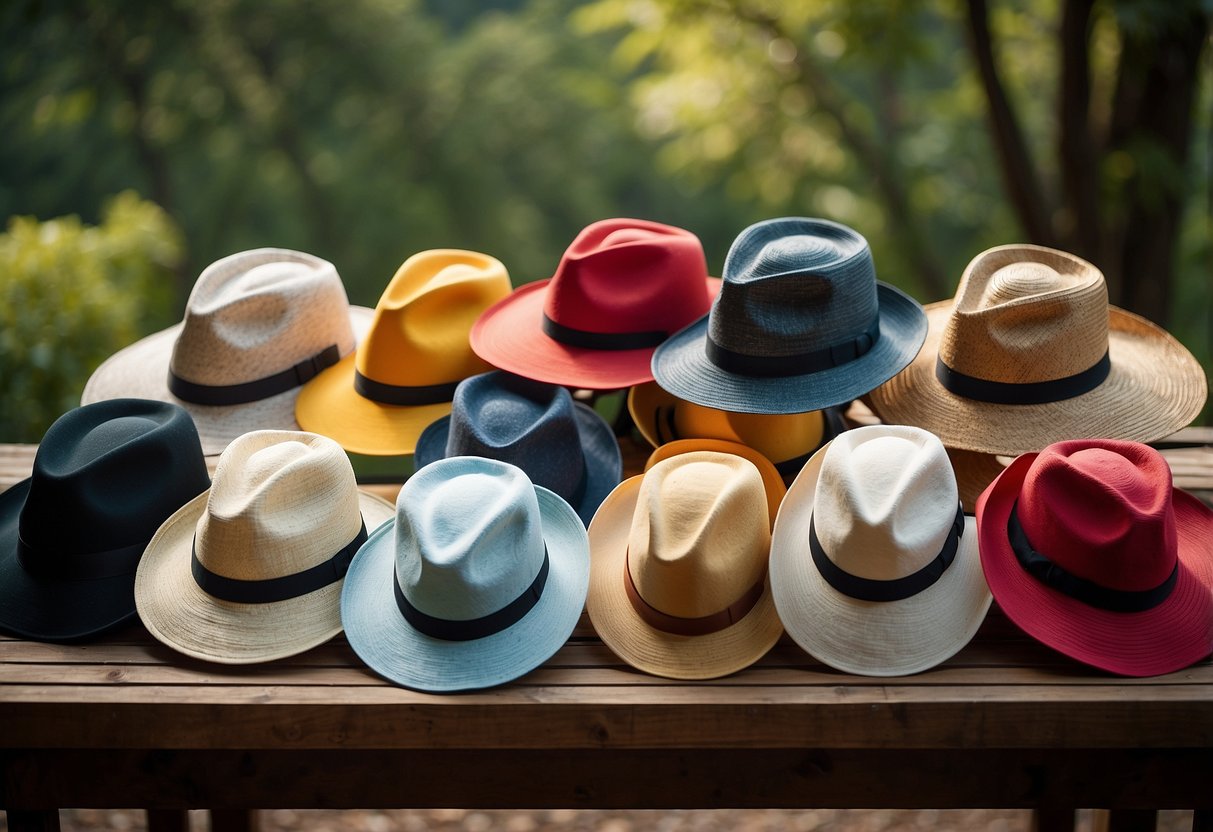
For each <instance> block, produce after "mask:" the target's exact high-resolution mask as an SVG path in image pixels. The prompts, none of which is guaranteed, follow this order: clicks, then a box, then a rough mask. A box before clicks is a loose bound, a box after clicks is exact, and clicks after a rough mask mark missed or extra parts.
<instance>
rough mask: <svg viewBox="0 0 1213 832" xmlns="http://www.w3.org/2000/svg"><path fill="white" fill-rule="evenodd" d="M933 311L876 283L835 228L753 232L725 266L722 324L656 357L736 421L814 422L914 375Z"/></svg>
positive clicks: (685, 389) (798, 223) (664, 380)
mask: <svg viewBox="0 0 1213 832" xmlns="http://www.w3.org/2000/svg"><path fill="white" fill-rule="evenodd" d="M926 328H927V327H926V318H925V316H924V315H923V312H922V307H921V306H919V305H918V303H917V302H916V301H914V300H913V299H911V298H910V297H909V296H908V295H906V294H903V293H902V292H901V291H899V290H897V289H895V288H893V287H892V286H888V285H886V284H884V283H880V282H878V281H877V280H876V269H875V267H874V266H873V264H872V253H871V251H870V250H869V249H868V242H867V240H865V239H864V238H863V237H862V236H861V235H860V234H859V233H858V232H857V231H855V230H853V229H851V228H848V227H846V226H845V225H839V224H838V223H834V222H829V221H828V220H817V219H804V218H801V217H787V218H784V219H776V220H766V221H765V222H760V223H757V224H755V225H751V226H750V227H749V228H747V229H746V230H745V231H742V232H741V234H739V235H738V237H737V239H736V240H734V241H733V245H732V247H731V248H730V249H729V254H728V257H727V259H726V260H725V263H724V282H723V283H722V284H721V288H720V294H719V296H718V297H717V298H716V301H715V302H714V303H713V304H712V311H711V313H710V314H709V315H708V316H707V317H705V318H702V319H701V320H699V321H696V322H695V323H694V324H692V325H691V326H688V327H687V328H686V329H684V330H682V331H681V332H679V333H677V334H675V335H673V336H672V337H671V338H670V339H669V340H668V341H666V342H665V343H664V344H662V345H661V346H660V347H658V348H657V351H656V352H655V353H654V354H653V376H654V378H655V379H656V380H657V383H658V384H660V385H661V386H662V387H663V388H665V389H666V390H668V391H669V392H671V393H673V394H674V395H675V396H677V397H678V398H680V399H685V400H687V401H689V402H694V403H695V404H700V405H704V406H707V407H715V408H719V409H721V410H729V411H732V412H735V413H803V412H805V411H809V410H821V409H822V408H825V407H830V406H833V405H838V404H843V403H845V402H849V401H851V400H852V399H854V398H856V397H858V396H860V395H862V394H864V393H867V392H868V391H869V390H871V389H872V388H874V387H876V386H877V385H879V384H881V383H882V382H884V381H887V380H888V379H889V378H890V377H892V376H893V375H894V374H895V373H897V372H898V371H899V370H901V369H902V368H903V367H905V366H906V365H907V364H909V363H910V360H911V359H912V358H913V357H914V355H915V354H916V353H917V352H918V348H919V347H920V346H921V345H922V339H923V338H924V337H925V336H926Z"/></svg>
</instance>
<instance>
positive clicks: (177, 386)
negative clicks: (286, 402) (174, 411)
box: [168, 344, 341, 406]
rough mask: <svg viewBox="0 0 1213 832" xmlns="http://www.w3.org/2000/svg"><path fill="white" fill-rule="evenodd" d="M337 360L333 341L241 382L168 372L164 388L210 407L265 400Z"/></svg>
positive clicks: (338, 357)
mask: <svg viewBox="0 0 1213 832" xmlns="http://www.w3.org/2000/svg"><path fill="white" fill-rule="evenodd" d="M340 360H341V353H340V352H339V351H338V350H337V345H336V344H330V345H329V346H327V347H325V348H324V349H323V350H321V351H320V352H318V353H316V354H315V355H313V356H312V357H311V358H308V359H305V360H303V361H300V362H299V363H298V364H296V365H295V366H294V367H287V368H286V369H285V370H283V371H282V372H280V373H274V374H273V375H272V376H266V377H265V378H259V379H256V380H255V381H246V382H244V383H243V384H226V385H222V386H212V385H210V384H195V383H194V382H192V381H186V380H185V379H183V378H181V376H178V375H176V374H175V373H174V372H173V371H172V370H171V369H170V370H169V371H168V389H169V391H170V392H171V393H172V394H173V395H174V396H176V397H177V398H179V399H181V400H182V401H187V402H192V403H194V404H205V405H211V406H221V405H233V404H248V403H249V402H256V401H260V400H261V399H268V398H269V397H270V396H277V395H278V394H279V393H285V392H286V391H287V390H293V389H295V388H296V387H300V386H302V385H304V384H307V383H308V382H309V381H311V380H312V379H314V378H315V377H316V376H318V375H320V373H321V372H322V371H324V370H327V369H328V368H329V367H332V366H333V365H334V364H336V363H337V362H338V361H340Z"/></svg>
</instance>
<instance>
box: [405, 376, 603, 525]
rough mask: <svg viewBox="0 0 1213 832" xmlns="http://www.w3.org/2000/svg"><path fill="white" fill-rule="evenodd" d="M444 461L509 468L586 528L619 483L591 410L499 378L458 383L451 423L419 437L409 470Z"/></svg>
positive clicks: (541, 387) (562, 393) (561, 394)
mask: <svg viewBox="0 0 1213 832" xmlns="http://www.w3.org/2000/svg"><path fill="white" fill-rule="evenodd" d="M448 456H483V457H487V458H489V459H499V460H501V461H502V462H508V463H510V464H512V465H517V466H518V467H519V468H521V469H522V470H523V471H524V472H526V475H527V476H528V477H530V479H531V482H533V483H534V484H535V485H542V486H543V487H544V488H547V489H550V490H552V491H555V492H556V493H557V494H559V495H560V496H561V497H563V498H564V500H565V501H566V502H568V503H569V504H570V505H572V506H573V508H574V509H575V510H576V512H577V514H578V515H579V516H580V517H581V520H582V522H583V523H585V524H586V525H587V526H588V525H589V523H590V518H592V517H593V516H594V512H595V511H597V509H598V504H599V503H601V502H602V500H603V498H604V497H606V495H607V494H609V493H610V492H611V489H612V488H614V487H615V486H616V485H618V484H619V480H620V479H621V478H622V477H623V461H622V458H621V456H620V453H619V443H618V442H617V441H616V440H615V434H614V432H613V431H612V430H611V428H610V426H609V425H608V424H607V423H606V422H604V421H603V420H602V417H601V416H599V415H598V414H597V413H595V412H594V410H593V409H592V408H589V407H587V406H586V405H584V404H581V403H580V402H574V401H573V397H572V396H571V395H569V391H568V390H566V389H565V388H563V387H557V386H555V385H552V384H545V383H544V382H542V381H532V380H531V379H526V378H522V377H521V376H515V375H510V374H509V373H503V372H500V371H497V372H492V373H483V374H482V375H478V376H472V377H471V378H467V379H464V380H463V381H461V382H459V386H458V387H456V388H455V400H454V402H453V404H452V409H451V415H450V416H443V417H442V418H441V419H439V420H438V421H437V422H434V423H433V424H432V425H430V426H429V427H428V428H426V429H425V430H424V431H422V433H421V436H420V437H419V438H418V439H417V450H416V452H415V454H414V457H413V462H414V465H415V466H416V467H417V468H418V469H419V468H421V467H422V466H424V465H429V464H430V463H431V462H434V461H435V460H439V459H442V458H444V457H448Z"/></svg>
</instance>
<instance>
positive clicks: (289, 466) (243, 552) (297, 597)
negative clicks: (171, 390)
mask: <svg viewBox="0 0 1213 832" xmlns="http://www.w3.org/2000/svg"><path fill="white" fill-rule="evenodd" d="M391 516H392V506H391V503H388V502H387V501H385V500H382V499H380V498H379V497H376V496H374V495H371V494H364V493H362V492H360V491H359V490H358V489H357V486H356V485H355V482H354V469H353V468H351V467H350V461H349V458H348V457H347V456H346V455H345V452H344V451H342V450H341V448H340V446H338V445H337V443H336V442H334V441H332V440H331V439H328V438H326V437H323V436H317V435H316V434H314V433H301V432H299V431H282V430H259V431H253V432H251V433H247V434H245V435H244V436H241V437H239V438H238V439H236V441H234V442H232V444H231V445H229V446H228V448H227V450H226V451H224V452H223V455H222V456H221V457H220V458H219V467H218V468H216V469H215V482H214V484H213V485H212V486H211V488H210V490H209V491H207V492H206V493H204V494H200V495H199V496H198V497H196V498H195V499H193V500H191V501H190V502H188V503H186V504H185V505H184V506H183V507H182V508H181V509H180V510H179V511H177V512H176V513H174V514H173V516H172V517H170V518H168V520H166V521H165V522H164V525H162V526H161V527H160V529H159V530H158V531H157V532H156V536H155V537H153V538H152V540H151V542H150V543H149V544H148V546H147V551H146V552H145V553H144V555H143V560H142V561H141V562H140V564H139V571H138V573H137V574H136V576H135V603H136V605H137V606H138V609H139V617H140V618H142V619H143V623H144V624H145V625H146V626H147V629H148V631H149V632H150V633H151V634H152V635H153V636H155V637H156V638H157V639H158V640H160V641H161V642H163V643H164V644H166V645H168V646H169V647H171V648H173V649H174V650H177V651H178V652H181V653H184V654H185V655H187V656H193V657H194V658H198V659H205V660H207V661H212V662H219V663H221V664H251V663H253V662H264V661H270V660H272V659H280V658H283V657H285V656H293V655H295V654H297V653H302V652H303V651H304V650H307V649H309V648H311V647H315V646H316V645H318V644H322V643H324V642H325V641H328V640H329V639H330V638H332V637H333V636H335V635H336V634H337V633H339V632H341V616H340V606H339V598H340V595H341V584H342V578H343V576H344V575H345V571H346V568H347V566H348V565H349V562H350V559H351V558H353V556H354V553H355V552H356V551H357V549H358V546H359V545H361V544H362V542H363V541H365V540H366V538H367V533H368V532H370V531H374V530H375V528H376V527H377V526H379V525H380V524H381V523H382V522H384V521H385V520H387V519H388V518H390V517H391Z"/></svg>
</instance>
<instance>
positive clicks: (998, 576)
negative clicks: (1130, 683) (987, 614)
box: [977, 454, 1213, 676]
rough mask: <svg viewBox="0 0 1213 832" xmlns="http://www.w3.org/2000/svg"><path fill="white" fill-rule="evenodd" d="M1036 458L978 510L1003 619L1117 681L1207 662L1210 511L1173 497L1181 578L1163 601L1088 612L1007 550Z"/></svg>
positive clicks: (1211, 634) (1211, 638) (1018, 466)
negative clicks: (1149, 605) (1009, 527)
mask: <svg viewBox="0 0 1213 832" xmlns="http://www.w3.org/2000/svg"><path fill="white" fill-rule="evenodd" d="M1036 456H1037V455H1036V454H1025V455H1024V456H1021V457H1019V458H1018V459H1016V460H1015V461H1014V462H1012V463H1011V465H1010V466H1009V467H1008V468H1007V470H1006V471H1005V472H1003V474H1002V475H1001V476H999V478H998V479H997V480H995V481H994V483H993V484H991V485H990V487H989V489H987V490H986V492H985V493H984V494H982V495H981V498H980V499H979V500H978V503H977V518H978V536H979V538H980V540H981V562H982V566H983V567H984V569H985V573H986V579H987V580H988V581H989V584H990V589H991V591H992V592H993V593H994V598H995V599H996V600H997V601H998V606H999V607H1001V608H1002V610H1003V612H1005V613H1006V615H1007V617H1008V618H1010V619H1011V620H1012V621H1013V622H1015V624H1016V625H1017V626H1018V627H1019V628H1020V629H1021V630H1023V631H1024V632H1025V633H1027V634H1028V635H1030V636H1031V637H1032V638H1034V639H1036V640H1037V641H1039V642H1041V643H1042V644H1045V645H1047V646H1048V647H1051V648H1053V649H1054V650H1056V651H1058V652H1059V653H1062V654H1064V655H1066V656H1069V657H1070V658H1072V659H1076V660H1077V661H1080V662H1083V663H1084V664H1088V665H1091V666H1093V667H1097V668H1099V669H1101V670H1106V671H1109V672H1111V673H1117V674H1120V675H1122V676H1157V675H1160V674H1163V673H1171V672H1173V671H1176V670H1182V669H1183V668H1185V667H1187V666H1188V665H1191V664H1193V663H1194V662H1197V661H1200V660H1201V659H1203V658H1204V657H1205V656H1208V655H1209V652H1210V650H1213V558H1210V557H1209V541H1210V540H1213V511H1210V510H1209V509H1208V508H1206V507H1205V506H1204V505H1202V504H1201V503H1200V501H1199V500H1197V499H1196V498H1195V497H1193V496H1192V495H1190V494H1187V493H1185V492H1183V491H1179V490H1178V489H1177V490H1175V491H1174V492H1173V499H1172V505H1173V506H1174V510H1175V525H1176V531H1177V535H1176V537H1177V540H1178V544H1179V566H1178V569H1179V574H1178V575H1177V577H1176V582H1175V588H1174V589H1173V590H1172V591H1171V594H1170V595H1169V596H1167V599H1166V600H1165V601H1163V602H1162V603H1161V604H1159V605H1158V606H1156V607H1154V608H1153V609H1149V610H1144V611H1142V612H1112V611H1110V610H1103V609H1099V608H1097V607H1092V606H1089V605H1087V604H1084V603H1082V602H1081V601H1078V600H1076V599H1074V598H1071V597H1069V596H1068V595H1065V594H1064V593H1062V592H1059V591H1057V590H1055V589H1053V588H1051V587H1049V586H1046V585H1045V584H1043V583H1041V582H1040V581H1038V580H1037V579H1036V578H1035V577H1033V576H1032V575H1030V574H1029V573H1028V572H1027V571H1025V570H1024V569H1023V568H1022V567H1021V566H1020V565H1019V561H1018V559H1016V557H1015V553H1014V552H1013V551H1012V550H1011V544H1010V541H1009V540H1008V539H1007V521H1008V520H1009V519H1010V516H1011V507H1012V506H1013V505H1014V504H1015V501H1016V500H1017V499H1018V497H1019V492H1020V488H1021V486H1022V485H1023V482H1024V478H1025V477H1026V476H1027V473H1028V469H1029V468H1030V467H1031V465H1032V461H1033V460H1034V459H1035V458H1036ZM1037 545H1041V544H1040V543H1037ZM1042 551H1044V549H1043V547H1042Z"/></svg>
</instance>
